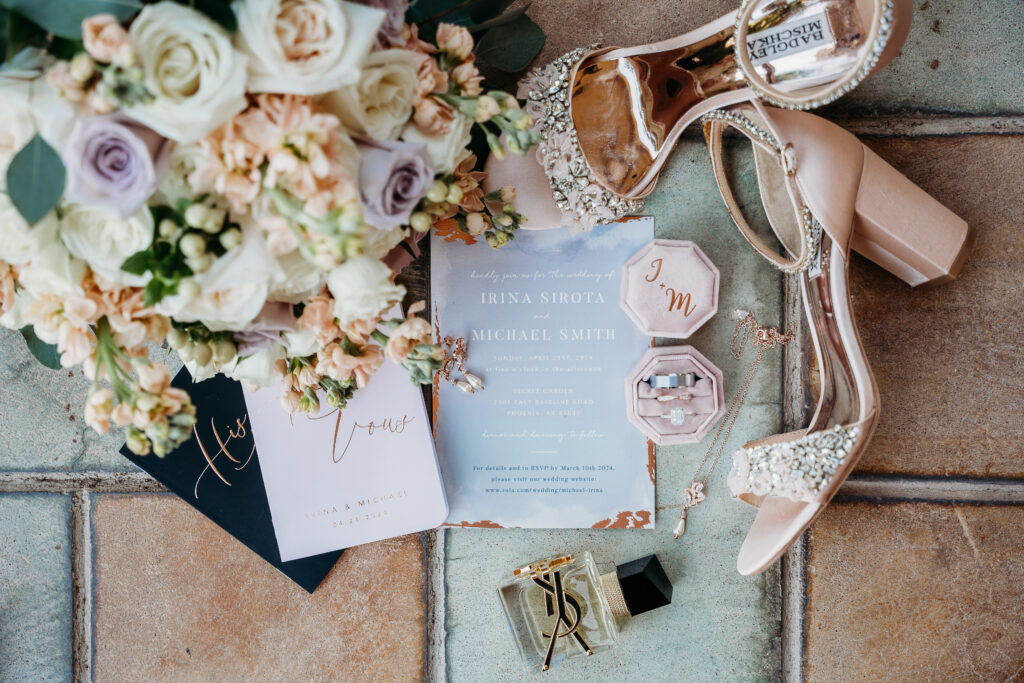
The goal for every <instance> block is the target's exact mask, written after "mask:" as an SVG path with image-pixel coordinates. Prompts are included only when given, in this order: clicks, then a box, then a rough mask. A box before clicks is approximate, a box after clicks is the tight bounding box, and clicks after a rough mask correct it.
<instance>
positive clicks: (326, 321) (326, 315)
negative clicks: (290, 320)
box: [298, 294, 341, 346]
mask: <svg viewBox="0 0 1024 683" xmlns="http://www.w3.org/2000/svg"><path fill="white" fill-rule="evenodd" d="M298 326H299V328H300V329H303V330H308V331H310V332H312V333H313V334H314V336H316V340H317V342H318V343H319V344H320V346H327V345H328V344H330V343H331V342H333V341H336V340H337V339H338V338H339V337H341V329H340V328H339V327H338V324H337V322H336V321H335V319H334V299H332V298H331V297H330V296H328V295H327V294H317V295H316V296H313V297H310V299H309V301H307V302H306V306H305V308H303V309H302V315H300V316H299V319H298Z"/></svg>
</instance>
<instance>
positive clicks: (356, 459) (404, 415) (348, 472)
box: [245, 361, 448, 561]
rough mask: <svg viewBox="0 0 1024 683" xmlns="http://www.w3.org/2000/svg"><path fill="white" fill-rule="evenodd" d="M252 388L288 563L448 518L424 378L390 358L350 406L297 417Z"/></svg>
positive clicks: (256, 431) (274, 397) (253, 414)
mask: <svg viewBox="0 0 1024 683" xmlns="http://www.w3.org/2000/svg"><path fill="white" fill-rule="evenodd" d="M278 396H279V391H278V389H277V388H276V387H272V388H266V389H262V390H260V391H256V392H249V391H246V392H245V402H246V405H247V406H248V410H249V417H250V419H251V420H252V430H253V437H254V438H255V441H256V452H257V457H258V459H259V466H260V469H261V471H262V473H263V482H264V484H265V485H266V489H267V499H268V501H269V503H270V513H271V516H272V517H273V521H274V532H275V534H276V535H277V544H278V548H279V549H280V551H281V559H282V560H283V561H288V560H296V559H299V558H302V557H309V556H310V555H318V554H320V553H325V552H329V551H332V550H339V549H342V548H349V547H351V546H354V545H360V544H362V543H370V542H372V541H379V540H381V539H384V538H392V537H394V536H402V535H404V534H409V533H415V532H419V531H423V530H425V529H432V528H434V527H436V526H439V525H440V524H441V523H442V522H444V520H445V518H446V517H447V516H448V503H447V501H446V499H445V493H444V485H443V484H442V482H441V473H440V471H439V470H438V465H437V454H436V453H435V451H434V440H433V438H432V436H431V428H430V427H431V426H430V420H429V418H428V417H427V411H426V407H425V405H424V403H423V394H422V392H421V390H420V388H419V387H418V386H415V385H414V384H412V383H411V382H410V381H409V376H408V374H407V373H406V371H405V369H404V368H402V367H401V366H399V365H396V364H395V363H392V362H390V361H385V363H384V365H382V366H381V368H380V370H378V371H377V373H376V374H375V375H374V376H373V378H372V379H371V380H370V383H369V384H368V385H367V386H366V387H365V388H363V389H360V390H358V391H357V392H356V394H355V397H354V398H353V399H352V400H351V401H349V403H348V406H347V407H346V408H345V409H344V410H343V411H341V412H338V411H336V410H334V409H333V408H330V407H329V406H327V404H326V403H323V404H322V406H323V407H322V408H321V411H320V414H319V415H316V416H306V415H304V414H301V413H296V414H295V415H291V416H289V415H288V414H287V413H286V412H285V411H284V410H283V409H282V408H281V405H280V403H279V402H278Z"/></svg>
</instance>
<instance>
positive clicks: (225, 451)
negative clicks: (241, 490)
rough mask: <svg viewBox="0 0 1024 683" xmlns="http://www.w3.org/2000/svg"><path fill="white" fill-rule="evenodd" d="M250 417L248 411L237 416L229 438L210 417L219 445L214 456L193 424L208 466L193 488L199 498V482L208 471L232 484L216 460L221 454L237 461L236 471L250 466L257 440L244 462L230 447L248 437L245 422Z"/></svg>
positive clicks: (214, 435)
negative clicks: (233, 442) (224, 435)
mask: <svg viewBox="0 0 1024 683" xmlns="http://www.w3.org/2000/svg"><path fill="white" fill-rule="evenodd" d="M248 419H249V415H248V413H247V414H245V415H243V416H242V417H240V418H237V419H236V420H235V428H234V429H231V428H229V429H228V438H226V439H225V438H223V437H222V436H221V434H220V432H219V431H217V425H216V424H214V421H213V418H212V417H211V418H210V431H211V432H213V438H214V439H216V441H217V445H218V446H219V448H218V449H217V452H216V453H214V454H213V455H212V456H211V455H210V451H209V450H208V449H207V448H206V444H204V443H203V439H202V438H201V437H200V436H199V430H197V429H196V426H195V425H192V433H193V434H195V437H196V443H198V444H199V450H200V451H202V453H203V457H204V458H206V466H205V467H204V468H203V471H202V472H200V473H199V477H198V478H197V479H196V485H195V488H194V489H193V490H192V493H193V495H194V496H195V497H196V499H197V500H198V498H199V482H201V481H202V480H203V477H204V476H205V475H206V473H207V472H210V471H212V472H213V473H214V474H216V475H217V477H218V478H219V479H220V480H221V481H222V482H224V483H225V484H227V485H228V486H231V482H230V481H228V480H227V478H226V477H225V476H224V475H223V474H222V473H221V471H220V469H218V468H217V465H216V462H217V458H219V457H220V456H222V455H223V456H224V457H226V458H227V459H228V460H230V461H231V462H233V463H235V465H237V467H235V468H234V469H235V471H236V472H240V471H242V470H244V469H245V468H246V467H248V466H249V462H250V461H252V456H253V455H254V454H255V453H256V443H255V441H254V442H253V444H252V450H250V451H249V456H248V457H247V458H246V459H245V461H244V462H243V461H242V460H240V459H238V458H236V457H235V456H234V455H233V454H232V453H231V450H230V449H229V448H228V444H230V443H231V442H232V441H236V440H239V439H244V438H245V437H246V435H247V434H248V430H247V429H246V428H245V423H246V421H248Z"/></svg>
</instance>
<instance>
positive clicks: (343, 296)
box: [327, 256, 405, 326]
mask: <svg viewBox="0 0 1024 683" xmlns="http://www.w3.org/2000/svg"><path fill="white" fill-rule="evenodd" d="M393 275H394V273H392V272H391V269H390V268H388V267H387V266H386V265H384V264H383V263H381V262H380V261H378V260H377V259H375V258H371V257H369V256H360V257H358V258H354V259H349V260H348V261H345V262H344V263H342V264H341V265H340V266H338V267H337V268H335V269H334V270H332V271H331V272H330V273H328V275H327V288H328V289H330V290H331V295H332V296H333V297H334V317H336V318H337V319H338V320H339V322H340V323H341V325H342V326H345V325H348V324H349V323H352V322H354V321H356V320H367V319H370V318H375V317H377V316H378V315H380V314H381V313H382V312H383V311H384V310H385V309H387V308H390V307H391V306H393V305H394V304H395V303H397V302H399V301H401V300H402V297H404V296H405V287H403V286H402V285H396V284H395V283H394V282H392V277H393Z"/></svg>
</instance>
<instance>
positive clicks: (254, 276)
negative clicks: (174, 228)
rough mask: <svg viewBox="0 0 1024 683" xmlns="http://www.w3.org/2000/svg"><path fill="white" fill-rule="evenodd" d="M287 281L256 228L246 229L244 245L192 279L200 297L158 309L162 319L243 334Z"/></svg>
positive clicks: (170, 301)
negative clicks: (274, 288) (272, 292)
mask: <svg viewBox="0 0 1024 683" xmlns="http://www.w3.org/2000/svg"><path fill="white" fill-rule="evenodd" d="M282 278H283V274H282V272H281V268H280V266H279V265H278V264H277V261H276V260H275V259H274V257H273V256H271V255H270V254H269V253H268V252H267V248H266V245H265V244H264V242H263V237H262V235H261V234H260V231H259V229H258V228H256V227H255V226H247V227H243V229H242V244H241V245H240V246H237V247H235V248H234V249H232V250H231V251H229V252H227V253H226V254H224V255H223V256H221V257H220V258H219V259H217V260H216V261H214V263H213V265H212V266H210V269H209V270H207V271H205V272H203V273H200V274H199V275H196V276H195V277H193V278H192V279H193V280H194V281H195V282H196V284H198V285H199V288H200V293H199V296H197V297H195V298H194V299H187V298H186V297H184V296H183V295H181V294H175V295H173V296H169V297H166V298H165V299H163V300H162V301H161V302H160V303H159V304H157V305H156V310H157V312H158V313H161V314H162V315H166V316H168V317H171V318H174V319H175V320H177V321H179V322H195V321H197V320H198V321H200V322H202V323H203V324H204V325H206V326H207V327H209V328H210V329H211V330H213V331H215V332H217V331H222V330H233V331H237V330H243V329H245V327H246V325H248V324H249V323H251V322H252V321H253V319H254V318H255V317H256V316H257V315H259V313H260V311H261V310H263V304H265V303H266V301H267V295H268V294H269V293H270V289H271V286H272V285H273V284H275V283H277V282H280V281H281V279H282Z"/></svg>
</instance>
